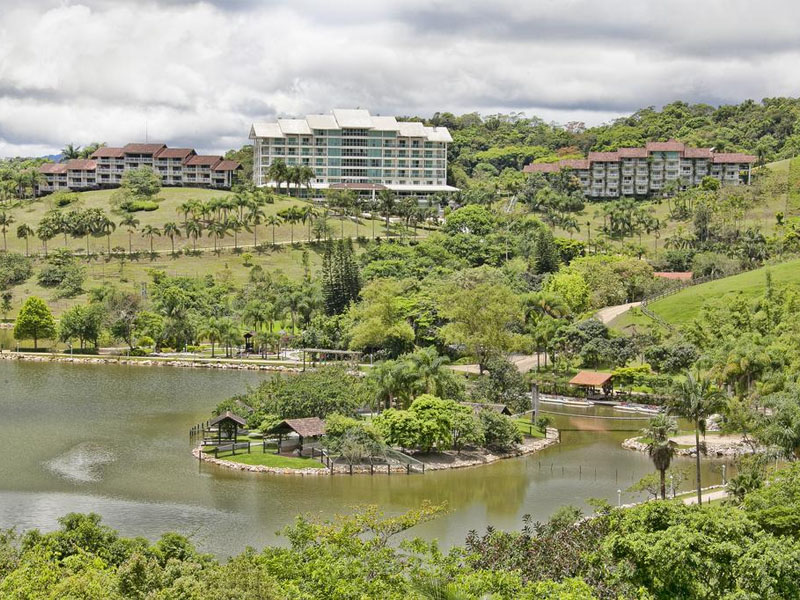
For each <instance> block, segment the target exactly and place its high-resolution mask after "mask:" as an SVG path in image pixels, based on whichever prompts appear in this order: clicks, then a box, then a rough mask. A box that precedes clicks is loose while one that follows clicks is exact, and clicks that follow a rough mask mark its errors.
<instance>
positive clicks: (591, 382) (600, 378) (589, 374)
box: [569, 371, 614, 396]
mask: <svg viewBox="0 0 800 600" xmlns="http://www.w3.org/2000/svg"><path fill="white" fill-rule="evenodd" d="M613 377H614V376H613V375H612V374H611V373H601V372H600V371H579V372H578V374H577V375H575V377H573V378H572V379H570V380H569V384H570V385H574V386H577V387H582V388H585V389H586V394H587V396H588V395H593V394H597V393H598V388H600V389H601V390H602V392H603V394H604V395H606V396H608V395H610V394H611V393H612V392H613V391H614V383H613Z"/></svg>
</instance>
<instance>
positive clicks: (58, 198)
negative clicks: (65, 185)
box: [50, 192, 78, 208]
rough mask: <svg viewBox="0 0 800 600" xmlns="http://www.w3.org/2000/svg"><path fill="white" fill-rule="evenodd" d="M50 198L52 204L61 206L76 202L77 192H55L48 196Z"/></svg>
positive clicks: (57, 206)
mask: <svg viewBox="0 0 800 600" xmlns="http://www.w3.org/2000/svg"><path fill="white" fill-rule="evenodd" d="M50 200H51V201H52V203H53V206H55V207H56V208H62V207H64V206H69V205H70V204H72V203H73V202H76V201H77V200H78V194H76V193H75V192H56V193H54V194H53V195H52V196H51V197H50Z"/></svg>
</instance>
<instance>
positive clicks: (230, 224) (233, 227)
mask: <svg viewBox="0 0 800 600" xmlns="http://www.w3.org/2000/svg"><path fill="white" fill-rule="evenodd" d="M225 226H226V228H227V229H228V230H229V231H232V232H233V249H234V250H238V249H239V233H241V231H242V229H244V223H243V222H242V221H241V219H239V218H238V217H228V220H227V221H226V222H225Z"/></svg>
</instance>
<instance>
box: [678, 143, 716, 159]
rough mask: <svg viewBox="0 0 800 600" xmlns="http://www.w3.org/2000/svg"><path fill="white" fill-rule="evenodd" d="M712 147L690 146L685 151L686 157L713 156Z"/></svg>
mask: <svg viewBox="0 0 800 600" xmlns="http://www.w3.org/2000/svg"><path fill="white" fill-rule="evenodd" d="M713 154H714V153H713V152H712V151H711V148H689V147H688V146H687V148H686V150H684V151H683V156H684V158H711V157H712V156H713Z"/></svg>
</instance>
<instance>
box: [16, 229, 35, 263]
mask: <svg viewBox="0 0 800 600" xmlns="http://www.w3.org/2000/svg"><path fill="white" fill-rule="evenodd" d="M32 235H33V229H32V228H31V226H30V225H28V224H27V223H23V224H22V225H20V226H19V227H17V238H18V239H20V240H25V256H30V253H29V252H28V238H29V237H31V236H32Z"/></svg>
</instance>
